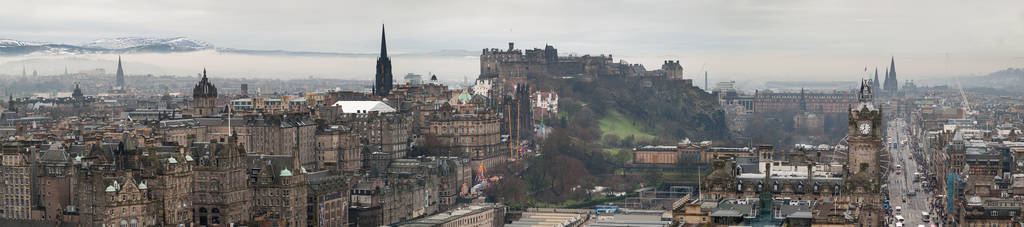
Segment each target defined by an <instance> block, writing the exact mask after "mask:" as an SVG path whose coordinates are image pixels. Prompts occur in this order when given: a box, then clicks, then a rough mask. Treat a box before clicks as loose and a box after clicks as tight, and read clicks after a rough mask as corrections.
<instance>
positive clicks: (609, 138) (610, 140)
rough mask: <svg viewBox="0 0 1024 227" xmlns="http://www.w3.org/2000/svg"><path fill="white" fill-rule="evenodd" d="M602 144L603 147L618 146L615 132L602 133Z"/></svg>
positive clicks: (617, 137)
mask: <svg viewBox="0 0 1024 227" xmlns="http://www.w3.org/2000/svg"><path fill="white" fill-rule="evenodd" d="M604 146H605V147H618V146H619V136H617V135H615V134H608V135H604Z"/></svg>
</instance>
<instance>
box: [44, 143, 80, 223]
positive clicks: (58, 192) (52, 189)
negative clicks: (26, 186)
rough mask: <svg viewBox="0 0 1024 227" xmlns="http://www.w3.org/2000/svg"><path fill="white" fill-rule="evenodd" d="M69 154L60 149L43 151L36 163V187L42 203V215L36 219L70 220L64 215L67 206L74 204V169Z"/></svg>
mask: <svg viewBox="0 0 1024 227" xmlns="http://www.w3.org/2000/svg"><path fill="white" fill-rule="evenodd" d="M72 160H73V158H72V157H71V155H70V154H68V152H67V151H65V150H63V149H62V148H61V149H54V147H51V150H48V151H46V152H45V153H43V155H42V157H40V159H39V162H37V163H36V166H37V171H36V173H37V175H36V177H37V178H38V180H37V181H36V182H37V184H38V185H37V186H36V187H37V188H38V191H39V201H40V205H42V208H43V212H42V216H40V217H38V219H42V220H47V221H63V222H68V221H71V220H70V217H66V216H65V215H64V210H65V208H66V207H68V206H72V205H74V203H73V201H75V185H76V184H77V182H76V181H75V170H74V168H73V166H72Z"/></svg>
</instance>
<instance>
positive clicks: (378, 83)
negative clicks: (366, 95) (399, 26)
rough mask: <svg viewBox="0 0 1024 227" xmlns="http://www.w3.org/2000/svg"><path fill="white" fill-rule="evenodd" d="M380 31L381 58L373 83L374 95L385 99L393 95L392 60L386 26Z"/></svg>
mask: <svg viewBox="0 0 1024 227" xmlns="http://www.w3.org/2000/svg"><path fill="white" fill-rule="evenodd" d="M380 28H381V30H380V57H378V58H377V75H376V76H375V80H374V83H373V95H376V96H380V97H385V96H388V94H390V93H391V86H392V76H391V58H390V57H388V44H387V39H386V38H385V36H384V25H381V27H380Z"/></svg>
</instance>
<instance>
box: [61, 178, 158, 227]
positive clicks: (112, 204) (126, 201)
mask: <svg viewBox="0 0 1024 227" xmlns="http://www.w3.org/2000/svg"><path fill="white" fill-rule="evenodd" d="M86 165H89V164H86ZM92 167H99V166H92ZM110 167H113V166H105V167H99V168H91V167H90V168H86V169H82V170H79V173H78V182H79V185H78V187H77V189H78V194H79V195H80V196H79V198H80V199H79V210H80V218H79V224H82V225H87V226H153V225H156V224H157V223H156V216H157V215H156V213H155V212H154V210H153V209H152V205H153V201H152V200H151V199H150V194H149V189H148V186H147V185H146V184H145V183H136V180H135V178H134V176H133V174H132V172H131V171H120V170H116V169H115V168H110Z"/></svg>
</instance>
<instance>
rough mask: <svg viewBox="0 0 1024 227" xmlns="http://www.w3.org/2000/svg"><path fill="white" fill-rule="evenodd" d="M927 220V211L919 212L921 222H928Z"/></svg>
mask: <svg viewBox="0 0 1024 227" xmlns="http://www.w3.org/2000/svg"><path fill="white" fill-rule="evenodd" d="M929 219H931V218H929V216H928V211H921V221H923V222H928V221H929Z"/></svg>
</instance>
